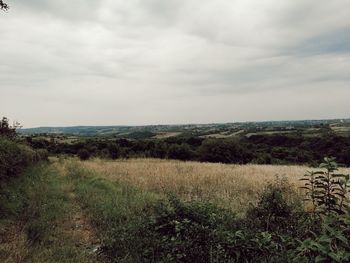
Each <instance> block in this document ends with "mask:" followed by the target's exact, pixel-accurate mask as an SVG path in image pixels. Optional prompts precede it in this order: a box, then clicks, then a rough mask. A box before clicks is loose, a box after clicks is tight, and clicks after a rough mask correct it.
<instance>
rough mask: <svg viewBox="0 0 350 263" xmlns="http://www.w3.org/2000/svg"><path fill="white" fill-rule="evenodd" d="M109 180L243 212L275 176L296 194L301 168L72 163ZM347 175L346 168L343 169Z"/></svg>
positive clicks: (134, 161)
mask: <svg viewBox="0 0 350 263" xmlns="http://www.w3.org/2000/svg"><path fill="white" fill-rule="evenodd" d="M72 162H73V164H74V166H80V167H84V168H87V169H89V170H92V171H94V172H96V173H95V174H96V175H97V176H100V177H103V178H107V179H109V180H112V181H114V180H117V181H122V182H126V183H129V184H131V185H134V186H136V187H138V188H141V189H145V190H148V191H153V192H157V193H169V192H173V193H175V194H176V195H178V196H179V197H180V198H182V199H184V200H206V201H212V202H215V203H218V204H220V205H222V206H224V207H228V208H231V209H233V210H234V211H240V212H244V211H245V210H246V209H247V208H248V206H249V204H254V203H256V201H257V198H258V195H259V193H261V191H262V190H263V188H264V186H265V185H266V184H267V183H268V182H272V181H274V180H275V179H276V176H279V177H285V178H287V179H288V181H289V182H290V183H291V185H292V187H293V188H295V189H296V190H297V191H300V189H299V187H298V186H300V185H301V183H300V181H299V179H300V178H301V177H302V175H303V174H304V173H305V172H306V171H307V170H309V168H308V167H305V166H273V165H226V164H217V163H198V162H181V161H174V160H158V159H130V160H117V161H106V160H100V159H94V160H90V161H84V162H82V161H78V160H77V159H68V160H67V161H65V164H66V165H67V164H69V163H72ZM343 172H344V173H350V169H344V170H343Z"/></svg>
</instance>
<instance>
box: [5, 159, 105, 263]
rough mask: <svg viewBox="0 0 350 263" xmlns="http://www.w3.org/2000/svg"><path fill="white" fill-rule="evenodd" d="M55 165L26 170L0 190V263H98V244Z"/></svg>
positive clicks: (70, 189)
mask: <svg viewBox="0 0 350 263" xmlns="http://www.w3.org/2000/svg"><path fill="white" fill-rule="evenodd" d="M74 190H75V187H74V185H73V183H72V181H71V180H70V179H69V178H68V177H65V176H62V174H61V173H60V171H59V170H58V169H56V167H55V166H54V165H48V164H42V165H38V166H36V167H33V168H32V169H30V170H28V171H27V172H26V173H25V174H24V175H23V176H22V177H20V178H17V179H15V180H13V181H11V182H10V183H8V184H7V185H6V186H2V187H1V189H0V194H1V195H0V198H1V199H0V212H1V218H0V262H4V263H6V262H11V263H16V262H33V263H34V262H35V263H40V262H67V263H68V262H72V263H73V262H91V263H94V262H102V261H100V260H99V259H98V258H97V253H96V252H97V247H98V245H99V240H98V238H97V237H96V235H95V231H94V229H93V227H92V226H91V224H90V221H89V220H88V217H87V216H86V214H85V212H84V210H83V209H82V207H81V205H80V203H79V201H78V199H77V196H76V194H75V192H74Z"/></svg>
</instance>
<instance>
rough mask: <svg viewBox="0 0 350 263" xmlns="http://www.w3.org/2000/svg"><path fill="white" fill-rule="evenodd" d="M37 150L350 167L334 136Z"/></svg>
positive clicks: (344, 144)
mask: <svg viewBox="0 0 350 263" xmlns="http://www.w3.org/2000/svg"><path fill="white" fill-rule="evenodd" d="M27 141H28V143H29V144H30V145H31V146H32V147H34V148H44V149H47V150H48V151H49V153H51V154H72V155H75V154H79V155H81V156H82V158H84V159H87V158H89V157H102V158H112V159H118V158H133V157H152V158H162V159H163V158H167V159H178V160H191V161H192V160H193V161H203V162H221V163H235V164H246V163H256V164H310V165H313V164H316V163H318V162H320V161H321V160H322V158H323V157H324V156H334V157H336V158H337V161H338V162H339V163H341V164H344V165H346V166H350V137H343V136H337V135H334V134H330V135H323V136H321V137H320V136H317V137H305V136H302V135H298V134H293V135H253V136H250V137H249V138H248V137H241V138H235V139H232V138H231V139H203V138H198V137H172V138H167V139H163V140H159V139H158V140H156V139H153V140H129V139H89V140H86V141H85V142H77V143H57V142H55V140H50V141H48V140H45V139H41V140H38V139H37V138H36V139H32V138H31V137H27Z"/></svg>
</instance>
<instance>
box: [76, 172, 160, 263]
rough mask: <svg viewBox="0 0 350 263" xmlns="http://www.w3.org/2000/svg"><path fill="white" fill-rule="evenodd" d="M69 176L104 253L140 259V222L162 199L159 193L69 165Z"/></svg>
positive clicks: (124, 259) (122, 259) (125, 259)
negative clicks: (98, 175) (105, 178)
mask: <svg viewBox="0 0 350 263" xmlns="http://www.w3.org/2000/svg"><path fill="white" fill-rule="evenodd" d="M69 177H70V178H71V180H72V182H73V183H74V185H75V192H76V194H77V196H78V199H79V201H80V202H81V204H82V205H83V207H84V208H85V209H86V210H87V211H88V212H89V214H90V216H91V222H92V224H93V225H94V227H95V228H96V229H97V230H98V235H99V239H100V240H101V242H102V247H101V252H103V254H104V256H107V257H109V258H110V259H111V260H113V262H139V261H141V259H140V258H139V257H140V254H141V253H140V251H142V250H143V248H144V246H145V244H143V243H142V242H141V241H142V238H141V237H142V233H140V229H142V227H141V225H142V224H143V222H144V219H145V218H146V217H148V215H151V214H152V208H153V207H154V205H155V204H156V203H157V202H158V201H159V200H160V199H161V197H160V196H159V195H157V194H154V193H151V192H145V191H141V190H138V189H135V188H133V187H132V186H130V185H127V184H123V183H118V182H111V181H107V180H104V179H101V178H98V177H96V176H95V175H94V173H92V172H89V171H87V170H83V169H80V168H76V167H73V166H72V167H70V169H69Z"/></svg>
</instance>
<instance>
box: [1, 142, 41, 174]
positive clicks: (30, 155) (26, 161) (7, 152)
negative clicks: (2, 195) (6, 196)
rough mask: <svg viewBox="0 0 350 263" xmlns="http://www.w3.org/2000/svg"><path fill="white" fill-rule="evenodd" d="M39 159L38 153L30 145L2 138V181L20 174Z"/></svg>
mask: <svg viewBox="0 0 350 263" xmlns="http://www.w3.org/2000/svg"><path fill="white" fill-rule="evenodd" d="M37 159H38V156H37V153H36V152H35V151H34V150H33V149H31V148H30V147H29V146H26V145H21V144H18V143H16V142H13V141H10V140H7V139H2V138H0V181H2V180H5V179H7V178H10V177H15V176H18V175H19V174H20V173H21V172H22V171H23V170H24V168H25V167H27V166H28V165H30V164H32V163H34V162H36V161H37Z"/></svg>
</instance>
